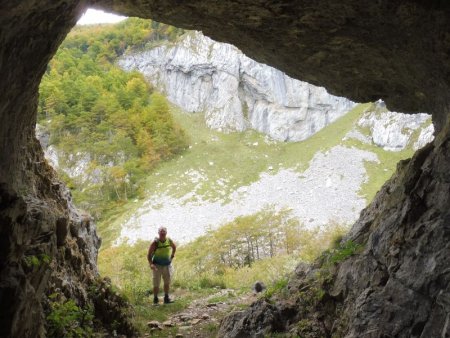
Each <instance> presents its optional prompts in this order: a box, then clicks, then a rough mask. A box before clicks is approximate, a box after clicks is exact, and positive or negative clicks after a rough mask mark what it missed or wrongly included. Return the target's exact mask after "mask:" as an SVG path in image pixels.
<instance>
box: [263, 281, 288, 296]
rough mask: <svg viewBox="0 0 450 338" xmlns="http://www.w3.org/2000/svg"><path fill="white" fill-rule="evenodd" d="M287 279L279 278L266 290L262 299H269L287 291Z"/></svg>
mask: <svg viewBox="0 0 450 338" xmlns="http://www.w3.org/2000/svg"><path fill="white" fill-rule="evenodd" d="M287 285H288V279H287V278H286V277H283V278H280V279H279V280H277V281H276V282H275V283H274V284H273V285H271V286H269V288H268V289H267V290H266V292H265V294H264V297H265V298H266V299H268V300H269V299H271V298H272V296H274V295H275V294H283V293H285V292H286V291H287V289H286V288H287Z"/></svg>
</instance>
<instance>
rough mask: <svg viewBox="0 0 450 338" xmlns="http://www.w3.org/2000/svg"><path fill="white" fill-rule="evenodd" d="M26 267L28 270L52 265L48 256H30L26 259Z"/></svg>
mask: <svg viewBox="0 0 450 338" xmlns="http://www.w3.org/2000/svg"><path fill="white" fill-rule="evenodd" d="M24 261H25V265H26V266H27V267H28V268H38V267H40V266H42V265H48V264H50V261H51V259H50V256H49V255H47V254H39V255H37V256H36V255H30V256H25V257H24Z"/></svg>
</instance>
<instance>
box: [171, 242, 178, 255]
mask: <svg viewBox="0 0 450 338" xmlns="http://www.w3.org/2000/svg"><path fill="white" fill-rule="evenodd" d="M170 246H171V247H172V255H171V256H170V259H173V258H174V257H175V251H177V246H176V245H175V243H174V242H173V241H172V240H170Z"/></svg>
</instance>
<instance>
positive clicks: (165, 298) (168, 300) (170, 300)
mask: <svg viewBox="0 0 450 338" xmlns="http://www.w3.org/2000/svg"><path fill="white" fill-rule="evenodd" d="M170 303H173V300H172V299H170V298H169V296H164V304H170Z"/></svg>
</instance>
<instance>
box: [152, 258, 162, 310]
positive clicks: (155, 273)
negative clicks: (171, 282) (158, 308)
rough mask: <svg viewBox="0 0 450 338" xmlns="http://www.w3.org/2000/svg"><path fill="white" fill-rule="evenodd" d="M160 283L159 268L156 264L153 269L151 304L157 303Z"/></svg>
mask: <svg viewBox="0 0 450 338" xmlns="http://www.w3.org/2000/svg"><path fill="white" fill-rule="evenodd" d="M160 284H161V269H160V266H158V265H157V266H156V269H155V270H153V304H158V301H159V300H158V293H159V285H160Z"/></svg>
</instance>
